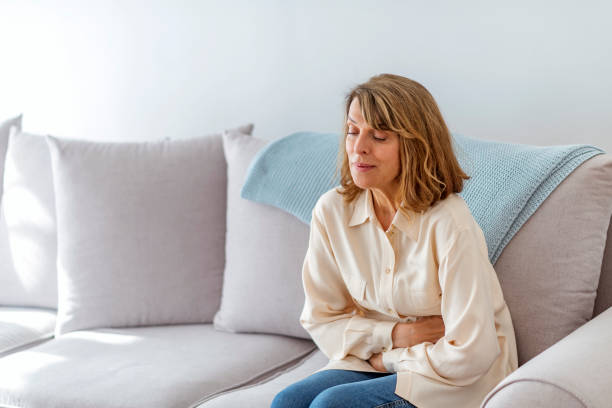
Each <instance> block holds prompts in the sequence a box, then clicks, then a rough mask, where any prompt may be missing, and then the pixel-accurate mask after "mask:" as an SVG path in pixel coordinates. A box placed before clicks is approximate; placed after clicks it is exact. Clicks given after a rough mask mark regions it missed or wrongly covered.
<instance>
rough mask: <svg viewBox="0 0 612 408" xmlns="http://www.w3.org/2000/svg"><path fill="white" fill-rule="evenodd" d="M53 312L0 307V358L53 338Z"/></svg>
mask: <svg viewBox="0 0 612 408" xmlns="http://www.w3.org/2000/svg"><path fill="white" fill-rule="evenodd" d="M54 329H55V310H50V309H37V308H30V307H6V306H2V307H0V357H2V356H5V355H7V354H10V353H14V352H16V351H18V350H21V349H23V348H24V347H29V346H32V345H34V344H37V343H40V342H43V341H45V340H48V339H50V338H52V337H53V331H54Z"/></svg>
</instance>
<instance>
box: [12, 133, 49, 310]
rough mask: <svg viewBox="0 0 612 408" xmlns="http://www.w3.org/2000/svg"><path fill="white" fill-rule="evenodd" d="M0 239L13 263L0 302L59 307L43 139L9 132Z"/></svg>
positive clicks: (47, 166)
mask: <svg viewBox="0 0 612 408" xmlns="http://www.w3.org/2000/svg"><path fill="white" fill-rule="evenodd" d="M1 217H2V218H1V219H0V235H3V236H2V237H0V240H1V239H4V237H8V242H9V243H10V254H7V256H8V257H10V259H11V261H12V264H11V267H10V268H9V271H10V272H8V273H5V274H4V276H3V281H4V282H3V283H4V287H3V289H2V290H1V291H2V295H1V299H0V303H2V304H8V305H19V306H34V307H44V308H52V309H55V308H57V272H56V271H57V268H56V265H55V262H56V255H57V241H56V227H55V196H54V194H53V176H52V174H51V158H50V156H49V148H48V147H47V143H46V141H45V137H44V136H40V135H35V134H29V133H21V132H16V133H13V134H11V136H10V140H9V146H8V150H7V153H6V163H5V170H4V196H3V200H2V215H1Z"/></svg>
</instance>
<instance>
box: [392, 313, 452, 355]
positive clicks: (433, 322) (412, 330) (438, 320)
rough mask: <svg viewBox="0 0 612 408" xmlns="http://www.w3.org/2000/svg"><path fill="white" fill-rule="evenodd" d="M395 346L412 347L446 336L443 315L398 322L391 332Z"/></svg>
mask: <svg viewBox="0 0 612 408" xmlns="http://www.w3.org/2000/svg"><path fill="white" fill-rule="evenodd" d="M391 337H392V339H393V348H403V347H412V346H414V345H415V344H419V343H424V342H426V341H429V342H431V343H435V342H437V341H438V340H439V339H440V338H442V337H444V321H443V320H442V316H427V317H423V318H421V319H419V320H416V321H414V322H406V323H397V324H396V325H395V326H394V327H393V331H392V332H391Z"/></svg>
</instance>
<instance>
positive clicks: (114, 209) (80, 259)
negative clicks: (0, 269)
mask: <svg viewBox="0 0 612 408" xmlns="http://www.w3.org/2000/svg"><path fill="white" fill-rule="evenodd" d="M242 129H243V130H247V131H250V130H252V125H251V126H246V127H243V128H242ZM47 141H48V143H49V147H50V150H51V159H52V160H51V161H52V167H53V180H54V186H55V192H56V211H57V230H58V259H57V266H58V289H59V291H58V295H59V298H58V319H57V326H56V335H60V334H63V333H66V332H69V331H73V330H80V329H88V328H98V327H128V326H146V325H158V324H179V323H207V322H211V321H212V318H213V315H214V312H215V311H216V310H217V308H218V306H219V301H220V295H221V284H222V275H223V267H224V261H225V259H224V255H225V254H224V242H225V211H226V166H225V161H224V158H223V150H222V141H221V135H212V136H209V137H200V138H194V139H187V140H165V141H162V142H145V143H93V142H85V141H74V140H72V141H70V140H60V139H57V138H53V137H49V138H48V139H47Z"/></svg>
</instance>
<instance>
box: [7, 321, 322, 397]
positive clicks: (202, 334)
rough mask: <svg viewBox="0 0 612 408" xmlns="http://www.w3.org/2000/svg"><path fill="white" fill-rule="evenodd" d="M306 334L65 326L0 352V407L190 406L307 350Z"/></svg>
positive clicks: (309, 345) (310, 346) (293, 359)
mask: <svg viewBox="0 0 612 408" xmlns="http://www.w3.org/2000/svg"><path fill="white" fill-rule="evenodd" d="M314 348H315V345H314V343H313V342H312V341H310V340H304V339H297V338H292V337H285V336H277V335H266V334H234V333H227V332H221V331H217V330H215V329H214V328H213V326H212V325H211V324H205V325H176V326H156V327H138V328H127V329H98V330H91V331H75V332H70V333H67V334H65V335H62V336H61V337H57V338H55V339H53V340H51V341H48V342H46V343H43V344H40V345H38V346H35V347H32V348H29V349H27V350H22V351H20V352H17V353H13V354H11V355H8V356H6V357H4V358H2V359H0V406H18V407H20V408H37V407H47V408H54V407H80V408H88V407H92V408H93V407H96V408H99V407H105V408H115V407H116V408H119V407H121V408H127V407H147V408H154V407H160V408H161V407H164V408H172V407H176V408H185V407H189V406H194V405H196V404H197V403H199V402H200V401H202V400H203V399H206V398H209V397H210V396H212V395H215V394H217V393H220V392H223V391H227V390H229V389H232V388H235V387H239V386H241V385H244V384H248V383H249V382H251V381H253V380H261V379H263V378H266V376H267V375H268V374H269V373H274V372H275V371H277V370H278V369H279V368H281V367H286V366H290V365H292V364H293V363H295V362H298V361H300V360H301V359H302V358H303V357H304V356H305V355H307V354H309V353H311V351H312V350H313V349H314Z"/></svg>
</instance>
